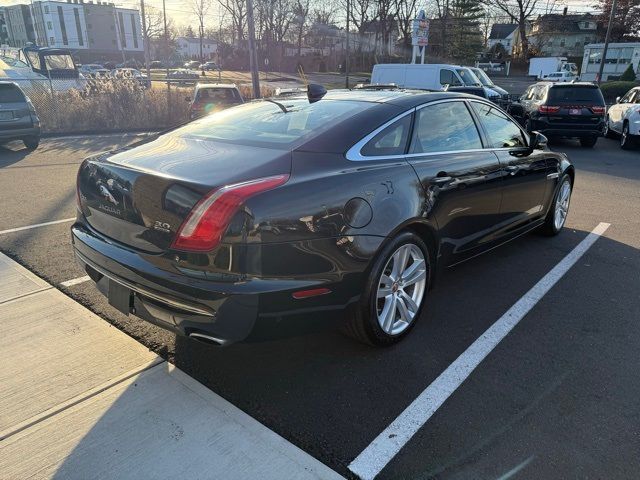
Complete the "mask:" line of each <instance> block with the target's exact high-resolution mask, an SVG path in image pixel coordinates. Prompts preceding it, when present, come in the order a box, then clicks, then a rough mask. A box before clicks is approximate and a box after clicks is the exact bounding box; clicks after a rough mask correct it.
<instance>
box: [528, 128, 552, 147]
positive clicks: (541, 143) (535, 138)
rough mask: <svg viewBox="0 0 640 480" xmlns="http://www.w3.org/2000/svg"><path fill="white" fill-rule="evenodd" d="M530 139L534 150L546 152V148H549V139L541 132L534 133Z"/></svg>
mask: <svg viewBox="0 0 640 480" xmlns="http://www.w3.org/2000/svg"><path fill="white" fill-rule="evenodd" d="M530 139H531V140H530V142H531V145H530V147H531V149H532V150H544V149H545V148H547V144H548V143H549V140H547V137H545V136H544V135H543V134H541V133H540V132H532V133H531V137H530Z"/></svg>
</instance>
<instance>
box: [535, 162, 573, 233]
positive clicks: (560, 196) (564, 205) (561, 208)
mask: <svg viewBox="0 0 640 480" xmlns="http://www.w3.org/2000/svg"><path fill="white" fill-rule="evenodd" d="M567 188H568V191H567ZM572 192H573V183H572V182H571V177H570V176H569V175H567V174H566V173H565V174H564V175H563V176H562V177H560V182H559V183H558V189H557V191H556V194H555V195H554V196H553V203H552V204H551V207H549V212H548V213H547V216H546V217H545V219H544V223H543V224H542V226H541V227H540V232H541V233H542V234H544V235H546V236H548V237H553V236H555V235H558V234H559V233H560V231H561V230H562V227H564V224H565V222H566V220H567V215H568V214H569V205H570V203H571V193H572Z"/></svg>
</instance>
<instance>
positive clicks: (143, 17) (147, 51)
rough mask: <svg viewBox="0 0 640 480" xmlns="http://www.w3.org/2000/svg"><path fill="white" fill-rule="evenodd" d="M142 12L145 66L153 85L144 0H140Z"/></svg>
mask: <svg viewBox="0 0 640 480" xmlns="http://www.w3.org/2000/svg"><path fill="white" fill-rule="evenodd" d="M140 13H141V14H142V41H143V42H144V67H145V69H146V70H147V80H148V81H149V87H151V70H150V66H149V60H150V59H149V36H148V35H147V34H148V32H147V18H146V17H145V13H144V0H140Z"/></svg>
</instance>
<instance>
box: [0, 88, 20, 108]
mask: <svg viewBox="0 0 640 480" xmlns="http://www.w3.org/2000/svg"><path fill="white" fill-rule="evenodd" d="M20 102H22V103H24V95H23V94H22V91H21V90H20V89H19V88H18V87H16V86H15V85H3V84H0V103H20Z"/></svg>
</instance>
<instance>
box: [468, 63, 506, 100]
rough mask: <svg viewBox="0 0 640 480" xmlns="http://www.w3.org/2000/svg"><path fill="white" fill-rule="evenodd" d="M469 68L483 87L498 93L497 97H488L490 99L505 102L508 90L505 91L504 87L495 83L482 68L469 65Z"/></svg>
mask: <svg viewBox="0 0 640 480" xmlns="http://www.w3.org/2000/svg"><path fill="white" fill-rule="evenodd" d="M469 70H471V71H472V72H473V73H474V74H475V75H476V77H478V80H480V83H482V86H483V87H486V88H488V89H490V90H492V91H494V92H496V93H497V94H498V97H493V98H489V99H490V100H492V101H495V102H496V103H500V102H503V103H505V102H507V101H508V100H509V92H507V91H506V90H505V89H504V88H502V87H499V86H498V85H496V84H495V83H494V81H493V80H491V77H489V75H487V74H486V73H485V71H484V70H482V69H481V68H476V67H469ZM505 104H506V103H505Z"/></svg>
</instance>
